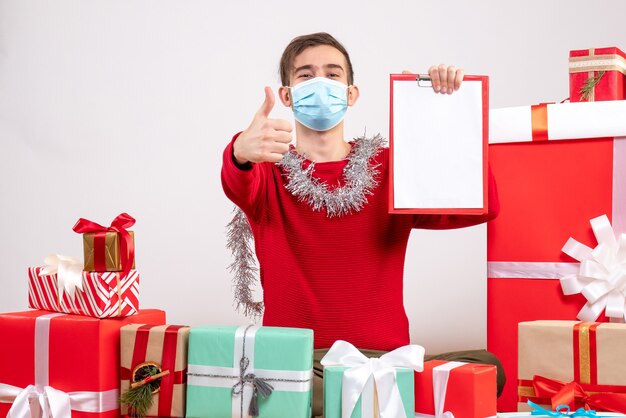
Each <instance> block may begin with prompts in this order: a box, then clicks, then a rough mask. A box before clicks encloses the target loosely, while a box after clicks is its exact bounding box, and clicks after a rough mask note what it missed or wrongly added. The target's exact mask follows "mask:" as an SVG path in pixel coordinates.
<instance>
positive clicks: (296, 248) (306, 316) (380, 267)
mask: <svg viewBox="0 0 626 418" xmlns="http://www.w3.org/2000/svg"><path fill="white" fill-rule="evenodd" d="M232 152H233V151H232V141H231V143H230V144H229V145H228V146H227V147H226V150H225V151H224V156H223V157H224V158H223V166H222V185H223V187H224V191H225V193H226V195H227V196H228V198H229V199H230V200H232V201H233V202H234V203H235V204H236V205H237V206H239V207H240V208H241V209H242V210H243V211H244V213H245V214H246V215H247V217H248V220H249V222H250V225H251V227H252V232H253V234H254V244H255V250H256V256H257V258H258V260H259V266H260V278H261V284H262V286H263V294H264V303H265V313H264V316H263V325H268V326H282V327H297V328H311V329H313V330H314V332H315V348H328V347H330V346H331V345H332V344H333V342H335V340H338V339H342V340H346V341H349V342H351V343H352V344H354V345H355V346H356V347H359V348H368V349H377V350H393V349H395V348H398V347H400V346H403V345H406V344H408V343H409V322H408V319H407V316H406V313H405V311H404V306H403V300H402V276H403V271H404V258H405V253H406V246H407V241H408V238H409V233H410V232H411V228H428V229H448V228H458V227H463V226H469V225H474V224H478V223H481V222H485V221H487V220H489V219H491V218H493V217H495V216H496V215H497V212H498V210H499V204H498V198H497V191H496V187H495V181H494V180H493V177H492V176H491V173H490V174H489V209H490V211H489V214H487V215H483V216H451V215H449V216H443V215H396V214H393V215H392V214H389V213H388V196H389V194H388V188H389V149H388V148H384V149H383V150H382V151H381V152H380V153H379V154H378V156H377V157H375V160H376V162H377V163H378V164H380V167H379V173H380V174H379V177H378V179H379V183H380V184H379V185H378V187H377V188H376V189H375V190H374V195H372V196H368V203H367V204H366V205H365V207H364V208H363V209H362V210H361V211H360V212H356V213H352V214H350V215H346V216H342V217H339V218H337V217H335V218H328V217H327V216H326V212H325V211H322V212H315V211H313V210H312V209H311V208H310V207H309V206H308V205H307V204H306V203H301V202H298V200H297V199H296V198H295V197H294V196H292V195H291V193H289V192H288V191H287V190H286V189H285V181H286V177H285V176H283V172H282V171H281V169H280V168H279V167H277V166H276V165H275V164H272V163H259V164H248V165H247V166H246V167H245V168H242V167H240V166H238V165H236V164H235V163H234V162H233V158H232ZM307 163H308V162H305V164H307ZM346 164H347V160H342V161H332V162H325V163H316V164H315V171H314V174H313V175H314V176H315V177H317V178H319V179H321V180H323V181H325V182H327V184H330V185H333V184H338V182H339V184H341V183H340V182H341V180H342V176H343V168H344V167H345V165H346Z"/></svg>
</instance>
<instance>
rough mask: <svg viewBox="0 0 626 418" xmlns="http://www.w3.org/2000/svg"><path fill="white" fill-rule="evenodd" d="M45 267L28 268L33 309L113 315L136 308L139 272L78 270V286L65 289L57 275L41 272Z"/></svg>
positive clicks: (103, 315) (137, 307)
mask: <svg viewBox="0 0 626 418" xmlns="http://www.w3.org/2000/svg"><path fill="white" fill-rule="evenodd" d="M44 269H45V268H44V267H31V268H29V269H28V306H29V307H30V308H35V309H44V310H48V311H55V312H64V313H72V314H77V315H86V316H93V317H95V318H113V317H118V316H129V315H135V314H136V313H137V311H138V310H139V273H138V272H137V270H131V271H130V272H129V273H128V275H127V276H126V277H122V275H121V274H120V273H118V272H106V273H102V272H91V273H90V272H80V273H78V274H79V277H78V280H79V281H80V286H76V285H73V286H74V287H73V288H71V289H67V288H66V285H65V283H64V281H63V279H60V278H59V276H60V275H62V274H63V272H59V273H57V274H42V273H45V272H44Z"/></svg>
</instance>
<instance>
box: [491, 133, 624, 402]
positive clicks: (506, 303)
mask: <svg viewBox="0 0 626 418" xmlns="http://www.w3.org/2000/svg"><path fill="white" fill-rule="evenodd" d="M613 150H614V149H613V139H586V140H571V141H554V142H553V141H548V142H534V143H511V144H497V145H492V146H490V150H489V162H490V164H491V168H492V170H493V173H494V175H495V177H496V179H497V182H498V193H499V198H500V208H501V209H500V215H499V216H498V218H496V219H495V220H493V221H491V222H490V223H489V224H488V228H487V241H488V243H487V258H488V261H489V262H511V261H519V262H566V263H572V262H574V261H575V260H573V259H571V258H569V257H568V256H567V255H565V254H564V253H562V252H561V248H562V247H563V245H564V244H565V242H566V241H567V240H568V238H569V237H571V236H573V237H576V239H578V240H579V241H580V242H582V243H583V244H586V245H589V246H591V247H592V248H593V247H595V245H596V241H595V238H594V236H593V233H592V231H591V228H590V227H589V220H590V219H592V218H595V217H597V216H600V215H602V214H607V215H608V216H609V217H611V214H612V203H613V196H612V184H613ZM585 302H586V300H585V298H584V297H583V296H582V295H573V296H564V295H563V293H562V291H561V286H560V283H559V281H558V280H555V279H522V278H517V279H511V278H493V277H491V276H490V278H489V279H488V294H487V317H488V318H487V340H488V343H487V344H488V349H489V351H491V352H492V353H494V354H496V355H497V356H498V358H499V359H500V361H501V362H502V365H503V366H504V369H505V372H506V375H507V379H508V382H507V385H506V386H505V388H504V393H503V395H502V396H501V397H500V398H499V399H498V411H501V412H505V411H515V409H516V400H517V394H516V385H515V378H516V376H517V358H516V356H517V324H518V323H519V322H522V321H531V320H538V319H571V320H573V319H576V315H577V313H578V311H579V310H580V309H581V308H582V306H583V305H584V304H585ZM599 320H600V321H604V320H605V319H604V316H602V317H601V318H600V319H599Z"/></svg>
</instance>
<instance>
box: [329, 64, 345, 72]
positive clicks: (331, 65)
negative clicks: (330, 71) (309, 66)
mask: <svg viewBox="0 0 626 418" xmlns="http://www.w3.org/2000/svg"><path fill="white" fill-rule="evenodd" d="M324 67H326V68H338V69H340V70H341V71H343V67H342V66H341V65H339V64H326V65H324Z"/></svg>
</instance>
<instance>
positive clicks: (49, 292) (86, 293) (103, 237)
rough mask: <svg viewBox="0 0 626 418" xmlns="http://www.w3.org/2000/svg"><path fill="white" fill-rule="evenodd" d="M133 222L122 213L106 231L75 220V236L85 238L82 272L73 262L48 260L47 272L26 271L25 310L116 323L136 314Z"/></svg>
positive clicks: (58, 258) (55, 257)
mask: <svg viewBox="0 0 626 418" xmlns="http://www.w3.org/2000/svg"><path fill="white" fill-rule="evenodd" d="M134 223H135V219H133V218H132V217H131V216H129V215H128V214H126V213H123V214H121V215H119V216H118V217H116V218H115V219H114V220H113V222H112V223H111V226H110V227H104V226H102V225H99V224H97V223H95V222H92V221H88V220H86V219H83V218H81V219H79V220H78V222H77V223H76V225H74V228H73V229H74V231H75V232H78V233H81V234H83V249H84V255H85V263H84V268H83V265H82V263H81V262H80V261H78V260H77V259H74V258H72V257H64V256H59V255H52V256H48V257H47V258H46V260H45V261H46V264H47V266H46V267H31V268H29V269H28V277H29V282H28V283H29V286H28V301H29V307H31V308H35V309H45V310H51V311H56V312H64V313H73V314H77V315H87V316H93V317H96V318H114V317H121V316H129V315H134V314H136V313H137V312H138V309H139V273H138V272H137V270H134V269H133V268H134V264H135V245H134V239H133V233H132V231H128V230H127V229H126V228H129V227H131V226H132V225H134Z"/></svg>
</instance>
